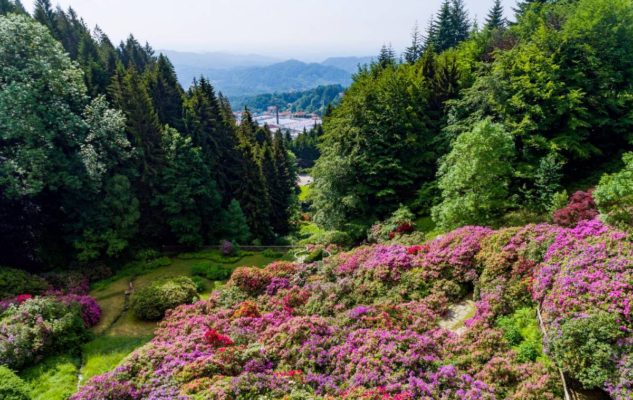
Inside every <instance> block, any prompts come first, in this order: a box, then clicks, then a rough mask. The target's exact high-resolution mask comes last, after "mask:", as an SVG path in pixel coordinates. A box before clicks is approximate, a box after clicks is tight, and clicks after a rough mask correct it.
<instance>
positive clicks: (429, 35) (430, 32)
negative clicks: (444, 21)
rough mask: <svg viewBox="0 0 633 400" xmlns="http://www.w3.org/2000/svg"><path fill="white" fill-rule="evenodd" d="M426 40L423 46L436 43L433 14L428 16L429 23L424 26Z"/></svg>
mask: <svg viewBox="0 0 633 400" xmlns="http://www.w3.org/2000/svg"><path fill="white" fill-rule="evenodd" d="M425 39H426V40H425V41H424V48H425V49H427V48H429V47H433V46H436V45H437V42H436V41H437V25H436V24H435V18H434V17H433V15H431V17H430V18H429V24H428V25H427V27H426V38H425Z"/></svg>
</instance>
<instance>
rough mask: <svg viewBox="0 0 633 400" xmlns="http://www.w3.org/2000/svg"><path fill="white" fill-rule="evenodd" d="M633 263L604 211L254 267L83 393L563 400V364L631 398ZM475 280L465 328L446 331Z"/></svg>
mask: <svg viewBox="0 0 633 400" xmlns="http://www.w3.org/2000/svg"><path fill="white" fill-rule="evenodd" d="M632 260H633V245H632V244H631V242H630V241H629V240H628V239H627V238H626V236H625V235H624V234H622V233H620V232H617V231H615V230H613V229H611V228H609V227H607V226H605V225H603V224H602V223H600V222H599V221H597V220H594V221H584V222H581V223H580V224H579V225H578V226H577V227H576V228H573V229H568V228H561V227H557V226H552V225H547V224H541V225H528V226H525V227H522V228H509V229H502V230H499V231H492V230H490V229H486V228H480V227H464V228H460V229H458V230H456V231H453V232H450V233H448V234H446V235H444V236H442V237H440V238H438V239H436V240H433V241H431V242H428V243H426V244H423V245H419V246H402V245H374V246H365V247H360V248H358V249H355V250H353V251H351V252H348V253H342V254H339V255H337V256H333V257H331V258H329V259H326V261H324V262H322V263H313V264H293V263H288V262H277V263H273V264H271V265H269V266H268V267H266V268H265V269H263V270H262V269H257V268H242V269H238V270H236V271H235V272H234V274H233V277H232V278H231V281H230V282H229V284H228V285H227V286H226V287H225V288H223V289H221V290H220V291H217V292H215V293H214V295H213V296H212V297H211V298H210V299H209V300H208V301H203V302H199V303H197V304H194V305H189V306H182V307H180V308H178V309H176V310H175V311H174V312H172V313H171V314H170V315H169V316H168V317H167V319H166V320H165V321H164V322H163V323H161V325H160V327H159V329H158V330H157V332H156V337H155V339H154V340H152V342H150V343H149V344H148V345H146V346H145V347H143V348H142V349H140V350H138V351H136V352H135V353H134V354H132V355H131V356H130V357H129V358H128V359H127V360H126V361H125V362H124V363H123V364H122V365H121V366H120V367H118V368H117V369H116V371H114V372H112V373H108V374H106V375H103V376H101V377H98V378H95V379H93V380H91V381H90V382H89V383H88V384H87V385H86V386H84V387H83V388H82V390H81V391H80V393H78V394H77V395H75V396H74V397H73V399H74V400H80V399H94V398H110V397H107V396H112V395H113V394H114V393H115V394H116V395H117V396H119V397H117V398H126V399H127V398H130V399H135V398H140V397H142V398H175V397H177V396H181V397H178V398H183V399H207V398H208V399H210V398H213V399H225V398H226V399H228V398H258V397H261V396H263V397H265V398H271V399H275V398H279V399H281V398H297V399H299V398H301V399H334V398H346V399H400V400H402V399H414V398H415V399H440V398H441V399H517V400H518V399H522V400H525V399H534V400H537V399H539V400H542V399H559V398H562V389H561V388H562V384H561V381H560V376H559V374H558V371H557V368H556V367H555V365H556V364H555V363H560V365H563V366H564V370H565V374H566V376H567V377H568V379H570V381H573V382H579V384H581V385H584V386H585V387H587V388H590V387H594V388H603V389H605V390H607V391H609V393H610V394H611V396H612V397H613V398H614V399H628V398H630V396H631V395H632V394H633V392H632V387H631V380H630V377H631V372H630V371H631V367H630V366H631V365H632V362H631V356H630V347H629V346H630V343H631V339H632V336H631V328H632V327H633V321H632V320H631V313H630V311H631V310H630V304H631V301H632V300H633V284H631V282H633V268H631V263H632ZM473 290H474V294H475V298H476V303H475V306H476V311H475V314H474V316H473V318H471V319H469V320H468V321H466V324H465V328H464V329H461V330H459V331H458V332H453V331H450V330H446V329H442V328H440V327H438V323H439V322H440V320H441V319H442V318H443V317H444V316H446V315H447V312H448V311H449V306H450V305H451V304H456V303H459V302H461V301H462V300H463V299H465V298H467V296H468V295H469V293H472V292H473ZM537 307H540V310H541V313H542V315H543V323H544V325H543V326H544V328H545V332H546V334H547V338H548V340H547V343H546V346H545V348H548V349H549V353H547V354H545V353H544V352H543V350H542V348H543V346H542V343H541V340H542V337H541V332H540V331H539V328H538V323H537V318H536V308H537ZM578 325H582V327H583V329H582V330H580V331H579V330H578V329H574V328H575V327H577V326H578ZM288 396H290V397H288Z"/></svg>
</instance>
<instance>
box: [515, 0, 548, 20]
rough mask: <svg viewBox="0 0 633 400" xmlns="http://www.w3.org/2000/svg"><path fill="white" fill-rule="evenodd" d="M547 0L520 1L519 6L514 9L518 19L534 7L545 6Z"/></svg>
mask: <svg viewBox="0 0 633 400" xmlns="http://www.w3.org/2000/svg"><path fill="white" fill-rule="evenodd" d="M545 1H546V0H520V1H518V2H517V6H516V7H515V8H513V9H512V10H513V11H514V13H515V15H516V17H517V19H518V18H520V17H521V16H522V15H523V14H525V13H526V12H527V10H529V9H530V7H532V6H538V5H541V4H544V3H545Z"/></svg>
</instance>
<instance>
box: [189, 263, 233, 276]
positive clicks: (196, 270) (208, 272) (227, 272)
mask: <svg viewBox="0 0 633 400" xmlns="http://www.w3.org/2000/svg"><path fill="white" fill-rule="evenodd" d="M191 273H192V274H193V275H195V276H201V277H203V278H207V279H208V280H210V281H226V280H228V279H229V278H230V277H231V273H233V269H232V268H231V267H229V266H228V265H223V264H216V263H213V262H210V261H203V262H200V263H198V264H194V265H193V266H192V267H191Z"/></svg>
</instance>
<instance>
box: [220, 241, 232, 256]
mask: <svg viewBox="0 0 633 400" xmlns="http://www.w3.org/2000/svg"><path fill="white" fill-rule="evenodd" d="M235 247H236V246H235V245H234V244H233V243H232V242H229V241H228V240H223V241H221V242H220V254H222V255H223V256H225V257H227V256H232V255H235V252H236V249H235Z"/></svg>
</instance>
